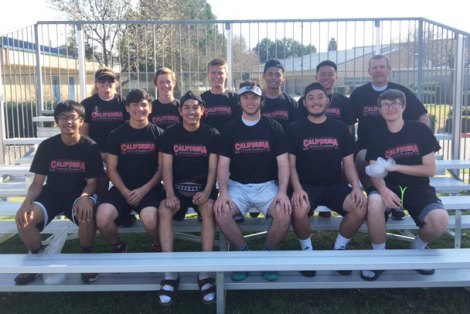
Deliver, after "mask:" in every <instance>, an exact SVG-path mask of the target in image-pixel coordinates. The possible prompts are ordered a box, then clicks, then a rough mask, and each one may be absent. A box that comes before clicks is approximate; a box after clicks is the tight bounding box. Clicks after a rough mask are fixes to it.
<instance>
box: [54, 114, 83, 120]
mask: <svg viewBox="0 0 470 314" xmlns="http://www.w3.org/2000/svg"><path fill="white" fill-rule="evenodd" d="M57 119H58V120H59V121H63V122H68V121H72V122H74V121H77V120H78V119H81V117H80V116H76V115H66V114H61V115H59V116H58V117H57Z"/></svg>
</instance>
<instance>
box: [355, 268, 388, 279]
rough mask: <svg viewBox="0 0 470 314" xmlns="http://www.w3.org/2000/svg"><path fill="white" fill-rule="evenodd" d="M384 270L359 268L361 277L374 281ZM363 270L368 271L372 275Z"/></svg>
mask: <svg viewBox="0 0 470 314" xmlns="http://www.w3.org/2000/svg"><path fill="white" fill-rule="evenodd" d="M384 271H385V270H361V278H362V279H364V280H367V281H376V280H377V279H378V278H379V277H380V275H382V273H383V272H384ZM365 272H370V273H371V275H372V276H370V275H369V274H367V273H365Z"/></svg>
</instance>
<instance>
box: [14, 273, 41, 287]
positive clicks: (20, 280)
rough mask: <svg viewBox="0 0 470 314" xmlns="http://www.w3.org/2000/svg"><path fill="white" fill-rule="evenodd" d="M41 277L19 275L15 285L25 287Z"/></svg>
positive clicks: (36, 275) (37, 275)
mask: <svg viewBox="0 0 470 314" xmlns="http://www.w3.org/2000/svg"><path fill="white" fill-rule="evenodd" d="M40 275H41V274H27V273H22V274H18V275H17V276H16V277H15V284H17V285H18V286H24V285H26V284H28V283H30V282H33V281H34V280H36V278H38V277H39V276H40Z"/></svg>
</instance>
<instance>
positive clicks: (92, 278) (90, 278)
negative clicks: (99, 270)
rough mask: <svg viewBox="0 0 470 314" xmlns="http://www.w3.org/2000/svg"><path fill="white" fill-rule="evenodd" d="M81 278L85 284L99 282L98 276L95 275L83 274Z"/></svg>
mask: <svg viewBox="0 0 470 314" xmlns="http://www.w3.org/2000/svg"><path fill="white" fill-rule="evenodd" d="M81 276H82V282H83V283H92V282H94V281H96V280H98V274H95V273H83V274H82V275H81Z"/></svg>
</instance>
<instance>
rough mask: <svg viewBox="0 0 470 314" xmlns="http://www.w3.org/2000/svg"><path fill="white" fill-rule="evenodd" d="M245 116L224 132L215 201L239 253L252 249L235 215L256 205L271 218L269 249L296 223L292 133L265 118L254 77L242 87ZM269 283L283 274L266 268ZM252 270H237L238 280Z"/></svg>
mask: <svg viewBox="0 0 470 314" xmlns="http://www.w3.org/2000/svg"><path fill="white" fill-rule="evenodd" d="M238 95H239V97H240V98H239V100H240V105H241V107H242V111H243V112H242V116H241V117H238V118H235V119H234V120H232V121H231V122H230V123H229V124H227V125H226V126H225V128H224V129H223V130H222V134H221V140H220V145H219V146H220V149H219V163H218V168H217V178H218V181H219V189H220V195H219V198H218V199H217V201H216V203H215V205H214V212H215V219H216V221H217V224H218V226H219V228H220V230H221V231H222V232H223V234H224V235H225V236H226V237H227V239H228V240H229V241H230V243H231V245H232V246H233V247H234V248H235V249H236V250H239V251H247V250H248V244H247V243H246V242H245V239H244V238H243V234H242V232H241V230H240V227H239V226H238V225H237V223H236V222H235V220H234V219H233V217H234V216H236V215H238V214H240V213H241V214H242V215H243V216H244V215H245V214H246V212H247V211H248V210H249V209H251V208H256V209H258V210H260V211H261V212H262V213H263V214H264V215H265V216H266V217H268V216H269V217H271V218H272V220H271V225H270V226H269V230H268V234H267V239H266V243H265V249H266V250H267V251H270V250H276V249H277V248H278V246H279V244H280V242H281V241H282V239H284V237H285V235H286V233H287V229H288V227H289V224H290V215H291V204H290V200H289V198H288V196H287V185H288V182H289V160H288V157H287V143H286V136H285V133H284V130H283V128H282V126H281V124H280V123H279V122H277V121H275V120H273V119H269V118H266V117H263V116H261V112H260V110H261V104H262V100H263V96H262V95H263V94H262V91H261V88H260V87H259V85H258V84H257V83H256V82H254V81H247V82H243V83H241V84H240V89H239V91H238ZM263 276H264V278H265V279H266V280H268V281H275V280H278V277H279V276H278V273H277V272H275V271H265V272H264V274H263ZM247 277H248V273H247V272H234V273H233V274H232V280H235V281H242V280H244V279H246V278H247Z"/></svg>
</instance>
